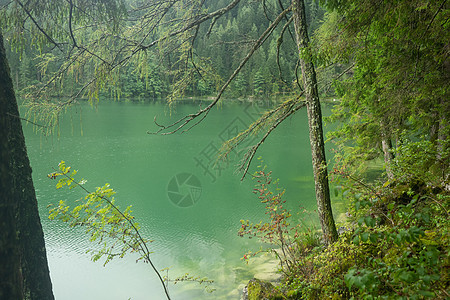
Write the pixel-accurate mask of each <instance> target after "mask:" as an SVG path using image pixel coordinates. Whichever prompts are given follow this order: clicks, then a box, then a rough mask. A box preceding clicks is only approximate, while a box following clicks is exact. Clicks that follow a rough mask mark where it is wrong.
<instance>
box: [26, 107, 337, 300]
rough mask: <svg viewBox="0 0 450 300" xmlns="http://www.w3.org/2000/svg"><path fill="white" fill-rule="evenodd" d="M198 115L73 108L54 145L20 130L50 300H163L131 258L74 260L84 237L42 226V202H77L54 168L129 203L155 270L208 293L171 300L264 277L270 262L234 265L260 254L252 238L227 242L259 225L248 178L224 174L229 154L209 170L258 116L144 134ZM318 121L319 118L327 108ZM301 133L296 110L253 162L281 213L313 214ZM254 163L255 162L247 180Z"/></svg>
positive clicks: (220, 292) (183, 288) (226, 111)
mask: <svg viewBox="0 0 450 300" xmlns="http://www.w3.org/2000/svg"><path fill="white" fill-rule="evenodd" d="M198 106H199V104H198V103H197V104H192V103H191V104H179V105H177V106H176V108H175V110H174V111H172V112H170V111H169V110H168V108H167V106H165V105H164V104H162V103H158V102H155V103H140V102H139V103H134V102H127V103H123V102H101V103H100V104H99V105H98V108H96V109H95V108H92V107H91V106H90V105H88V104H87V103H82V104H80V105H78V106H76V107H75V108H72V109H71V110H70V111H68V112H67V113H66V114H65V115H64V116H63V117H62V119H61V125H60V128H59V137H58V136H53V137H43V136H41V135H39V134H35V133H34V132H33V129H32V127H31V126H25V128H24V131H25V136H26V142H27V147H28V153H29V156H30V161H31V165H32V168H33V179H34V183H35V188H36V193H37V197H38V202H39V209H40V214H41V219H42V224H43V228H44V233H45V239H46V247H47V252H48V260H49V265H50V272H51V278H52V282H53V289H54V294H55V297H56V299H57V300H72V299H77V300H79V299H83V300H91V299H92V300H94V299H95V300H102V299H105V300H106V299H129V298H131V299H135V300H139V299H164V295H163V290H162V288H161V286H160V284H159V282H158V280H157V277H156V275H155V274H154V273H153V272H152V270H151V269H150V266H149V265H146V264H144V263H143V262H139V263H136V262H135V261H136V257H134V256H128V257H125V258H123V259H116V260H113V261H112V262H111V263H109V264H107V265H106V266H105V267H104V266H103V263H102V262H100V261H98V262H92V261H91V260H90V256H89V254H86V253H85V251H86V250H87V249H89V248H90V247H92V245H91V244H90V243H89V239H88V237H87V236H86V235H85V234H84V231H83V230H77V229H69V228H68V226H67V225H66V224H63V223H61V222H59V221H50V220H48V219H47V217H48V209H47V205H48V204H51V203H57V202H58V201H59V200H61V199H64V200H76V199H78V198H80V197H81V196H83V194H82V192H81V191H77V190H72V191H68V190H56V189H55V183H56V182H55V181H52V180H50V179H48V178H47V174H48V173H51V172H53V169H52V168H56V167H57V165H58V163H59V162H60V161H61V160H65V161H66V163H67V164H68V165H70V166H73V168H75V169H78V170H79V176H80V177H83V178H85V179H86V180H87V183H86V185H85V186H86V188H88V189H90V190H93V189H94V188H95V187H97V186H102V185H104V184H105V183H109V184H111V187H112V188H114V189H115V190H116V191H117V194H116V196H115V198H116V201H117V204H118V205H120V206H121V207H122V208H125V207H126V206H128V205H133V211H134V215H135V217H136V219H137V221H138V222H139V223H140V225H141V227H142V233H143V235H144V236H145V237H146V238H148V239H151V240H153V241H154V242H153V243H151V244H150V248H151V250H152V251H153V252H154V253H153V254H152V259H153V261H154V263H155V265H156V266H157V268H158V269H163V268H166V267H170V271H169V277H170V278H175V277H177V276H180V275H183V274H184V273H190V274H192V275H198V276H206V277H208V278H209V279H212V280H214V281H215V283H214V284H213V285H212V287H213V288H215V289H216V291H215V292H214V293H213V294H209V293H207V292H205V291H204V290H203V289H202V288H201V287H199V286H198V284H195V283H179V284H177V285H175V286H174V285H170V287H169V290H170V293H171V296H172V298H173V299H174V300H176V299H183V300H184V299H239V298H240V293H241V290H242V287H243V284H245V283H246V282H247V281H248V280H249V279H251V278H252V277H253V275H255V274H257V275H259V276H260V277H270V276H271V274H270V270H271V269H272V268H273V266H274V265H273V264H271V259H270V258H268V257H266V258H264V257H263V258H260V259H257V260H256V261H254V262H250V263H249V264H248V265H247V264H245V263H244V262H243V261H242V260H241V257H242V256H243V254H244V253H245V252H246V251H247V250H258V247H259V245H258V244H257V243H256V241H255V240H254V239H253V240H248V239H245V238H240V237H238V235H237V231H238V229H239V227H240V222H239V221H240V220H241V219H249V220H251V221H259V220H265V217H266V215H265V214H264V207H263V205H262V204H260V203H259V202H258V199H257V197H256V196H255V195H254V194H253V193H252V190H253V188H254V183H255V182H253V181H252V180H251V178H250V176H248V178H246V179H245V180H244V181H242V182H241V181H240V176H239V175H236V174H235V172H234V171H235V165H236V163H238V161H239V155H231V157H230V161H229V162H228V164H225V165H220V166H217V165H215V164H214V161H215V154H216V153H217V149H218V148H219V147H220V145H221V143H222V141H224V140H226V139H228V138H231V137H232V136H234V135H235V134H236V133H237V132H239V131H240V130H243V129H245V128H246V127H248V125H249V124H250V123H251V122H252V121H253V120H255V119H256V118H257V117H258V115H259V114H260V113H261V112H262V111H263V110H264V109H265V107H263V106H256V105H250V104H245V103H244V104H243V103H229V104H224V105H222V106H221V107H220V108H217V109H213V111H212V112H211V113H210V114H209V115H208V117H207V118H206V119H205V120H204V122H202V123H201V124H199V125H198V126H196V127H194V128H193V129H192V130H190V131H189V132H186V133H183V134H174V135H169V136H160V135H149V134H147V133H146V132H147V131H148V130H150V131H155V130H157V127H156V126H155V124H154V122H153V119H154V116H157V120H158V122H159V123H163V124H167V123H168V122H170V121H174V120H176V119H177V117H180V116H183V115H185V114H188V113H192V112H194V111H195V110H196V109H197V108H198ZM203 106H205V104H203ZM324 111H325V114H327V113H329V109H328V108H325V109H324ZM307 128H308V126H307V118H306V112H305V111H299V112H298V113H297V114H296V115H294V117H292V118H290V119H287V120H286V121H285V122H284V123H283V124H282V125H280V126H279V128H278V129H277V130H276V131H275V132H274V133H273V134H272V135H271V136H270V137H269V138H268V139H267V140H266V142H265V143H264V144H263V146H262V147H261V150H260V151H259V153H258V155H257V156H260V155H261V156H263V159H264V162H265V164H267V165H268V168H269V169H270V170H272V171H273V176H274V177H275V178H279V179H280V186H282V187H284V188H286V196H285V199H286V200H287V203H286V205H287V207H288V208H290V209H291V210H292V211H298V210H299V208H300V207H301V208H302V209H303V208H304V209H307V210H309V211H313V210H314V209H315V199H314V185H313V177H312V166H311V153H310V146H309V140H308V130H307ZM248 145H251V143H249V144H248ZM328 155H331V154H330V153H329V152H328ZM257 165H258V161H257V160H256V159H255V160H254V162H253V165H252V170H253V171H254V170H255V168H256V166H257ZM183 182H185V184H183ZM187 195H190V197H185V196H187ZM333 204H334V206H335V215H336V216H337V215H338V214H339V212H340V211H342V206H343V205H342V203H340V202H339V201H338V200H334V203H333ZM293 215H294V218H302V216H297V215H296V214H295V213H294V214H293ZM312 216H313V217H314V218H316V216H315V214H314V213H313V214H312Z"/></svg>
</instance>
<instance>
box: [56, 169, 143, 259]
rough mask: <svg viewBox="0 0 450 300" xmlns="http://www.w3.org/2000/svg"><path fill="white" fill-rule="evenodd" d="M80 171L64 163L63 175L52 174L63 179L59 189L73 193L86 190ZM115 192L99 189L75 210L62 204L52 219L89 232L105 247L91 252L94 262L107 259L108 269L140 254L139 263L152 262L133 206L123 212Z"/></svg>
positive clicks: (61, 202)
mask: <svg viewBox="0 0 450 300" xmlns="http://www.w3.org/2000/svg"><path fill="white" fill-rule="evenodd" d="M76 174H77V170H71V167H66V164H65V162H64V161H62V162H61V163H60V164H59V171H57V172H54V173H51V174H49V175H48V176H49V177H50V178H52V179H57V178H59V180H58V182H57V183H56V188H57V189H60V188H63V187H65V186H67V187H68V188H69V189H73V188H76V187H82V185H83V184H84V183H85V182H86V181H85V180H84V179H82V180H81V181H76V179H75V175H76ZM114 194H115V191H114V190H113V189H111V188H110V186H109V184H105V185H104V186H103V187H97V189H96V190H95V192H88V193H87V195H86V196H85V197H84V198H83V199H80V200H78V202H79V203H77V204H78V205H77V206H75V207H73V208H71V207H70V206H69V205H68V204H67V203H66V201H63V200H61V201H60V202H59V203H58V205H57V206H55V207H53V208H51V210H50V215H49V218H50V219H51V220H55V219H58V220H60V221H63V222H65V223H68V224H69V226H70V227H83V228H86V233H88V234H89V235H90V241H91V242H95V243H97V244H98V245H100V246H101V248H100V249H98V250H97V249H95V250H94V249H93V250H89V251H88V252H91V253H92V259H93V260H94V261H97V260H99V259H100V258H104V259H105V261H104V265H106V264H107V263H108V262H110V261H111V260H112V259H113V258H115V257H119V258H122V257H124V256H125V255H126V254H127V253H131V252H135V253H140V257H139V258H138V260H141V259H143V260H148V259H149V257H148V255H149V254H150V253H149V252H148V250H147V249H146V246H145V244H146V243H149V242H150V241H149V240H146V239H142V237H141V236H140V234H139V232H138V230H139V224H138V223H136V222H134V217H133V216H132V215H131V213H132V210H131V206H128V207H127V208H126V209H125V210H123V211H121V210H120V209H119V207H118V206H117V205H116V204H115V199H114V197H113V196H114Z"/></svg>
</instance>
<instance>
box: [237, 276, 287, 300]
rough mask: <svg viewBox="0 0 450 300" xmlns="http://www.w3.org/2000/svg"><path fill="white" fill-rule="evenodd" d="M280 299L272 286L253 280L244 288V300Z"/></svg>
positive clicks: (268, 283) (265, 282) (279, 295)
mask: <svg viewBox="0 0 450 300" xmlns="http://www.w3.org/2000/svg"><path fill="white" fill-rule="evenodd" d="M275 299H282V297H281V294H280V293H279V292H278V291H276V290H275V287H274V286H273V284H271V283H270V282H267V281H263V280H259V279H256V278H253V279H252V280H250V281H249V282H248V284H247V286H246V287H245V288H244V300H275Z"/></svg>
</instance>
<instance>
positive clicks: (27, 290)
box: [0, 32, 54, 300]
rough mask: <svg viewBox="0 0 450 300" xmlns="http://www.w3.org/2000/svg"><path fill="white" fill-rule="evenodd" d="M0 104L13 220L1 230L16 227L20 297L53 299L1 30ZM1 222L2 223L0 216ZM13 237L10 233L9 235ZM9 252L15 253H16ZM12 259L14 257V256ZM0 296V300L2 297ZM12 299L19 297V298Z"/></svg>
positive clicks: (3, 157)
mask: <svg viewBox="0 0 450 300" xmlns="http://www.w3.org/2000/svg"><path fill="white" fill-rule="evenodd" d="M0 105H1V112H2V115H1V118H2V123H3V124H2V126H3V125H4V129H5V131H6V132H5V135H2V136H1V141H2V143H3V146H5V144H4V143H5V142H6V143H7V144H6V147H7V155H6V156H2V168H3V167H6V168H7V172H3V169H2V176H1V177H2V185H1V189H2V193H3V191H5V192H9V193H10V196H9V197H8V198H7V199H10V200H8V202H9V206H7V207H8V208H9V213H11V211H10V210H11V209H14V210H15V211H14V212H13V215H12V216H13V219H14V220H10V219H8V220H9V221H8V224H9V225H10V226H11V227H9V229H7V228H2V230H3V229H5V230H13V228H12V227H13V226H14V225H15V226H16V228H15V232H16V236H17V237H18V244H19V245H18V246H19V249H18V252H19V254H20V264H21V268H20V271H21V281H22V282H21V286H22V295H23V299H32V300H53V299H54V296H53V292H52V284H51V281H50V274H49V269H48V263H47V254H46V251H45V243H44V233H43V231H42V225H41V221H40V219H39V213H38V205H37V200H36V193H35V190H34V186H33V181H32V178H31V167H30V162H29V160H28V155H27V149H26V146H25V138H24V135H23V131H22V124H21V121H20V118H19V110H18V106H17V101H16V97H15V94H14V88H13V84H12V80H11V75H10V70H9V66H8V62H7V60H6V55H5V49H4V46H3V37H2V35H1V32H0ZM4 159H5V161H4ZM4 176H7V177H8V179H7V180H9V181H7V182H4V181H3V180H4V178H3V177H4ZM3 184H8V185H9V186H4V185H3ZM3 200H4V199H3V197H2V199H1V201H2V202H3ZM11 204H12V206H11ZM2 209H3V208H2ZM10 217H11V216H9V217H8V218H10ZM14 221H15V222H14ZM1 222H3V223H4V221H3V219H2V220H1ZM9 222H11V223H9ZM14 223H15V224H14ZM8 224H6V225H8ZM1 234H2V236H3V234H5V233H4V232H1ZM7 234H10V233H7ZM14 236H15V235H14V234H13V238H14ZM13 253H15V254H16V255H17V253H16V252H13ZM15 259H16V257H15V256H14V260H15ZM11 276H12V277H14V276H16V275H13V274H11ZM19 286H20V285H19ZM0 298H1V299H3V297H0ZM16 299H22V297H18V298H16Z"/></svg>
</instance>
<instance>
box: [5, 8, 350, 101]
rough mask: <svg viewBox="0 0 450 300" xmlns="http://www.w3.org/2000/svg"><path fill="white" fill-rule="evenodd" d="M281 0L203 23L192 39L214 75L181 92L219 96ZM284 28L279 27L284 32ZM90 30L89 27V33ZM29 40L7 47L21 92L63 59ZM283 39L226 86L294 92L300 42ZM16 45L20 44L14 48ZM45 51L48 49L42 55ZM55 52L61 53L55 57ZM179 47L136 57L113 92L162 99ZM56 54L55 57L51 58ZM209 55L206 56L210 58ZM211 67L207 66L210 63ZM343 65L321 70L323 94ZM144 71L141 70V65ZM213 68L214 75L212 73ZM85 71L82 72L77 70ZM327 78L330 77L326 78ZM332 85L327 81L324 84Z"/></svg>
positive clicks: (232, 93)
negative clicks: (143, 63)
mask: <svg viewBox="0 0 450 300" xmlns="http://www.w3.org/2000/svg"><path fill="white" fill-rule="evenodd" d="M226 3H227V1H205V3H204V7H205V9H207V10H209V11H215V10H217V9H219V8H221V7H224V6H225V4H226ZM276 6H277V3H276V1H267V2H266V3H265V5H264V6H262V5H260V3H258V2H257V1H250V2H242V3H239V4H238V5H237V8H235V9H234V10H232V11H231V13H230V14H227V15H224V16H223V17H222V18H220V19H218V20H217V22H216V24H215V29H214V30H212V31H211V32H209V33H208V27H207V26H201V27H200V28H199V30H198V33H196V35H197V37H196V39H195V43H194V45H193V52H192V55H193V56H195V58H196V59H198V60H203V59H204V61H202V62H199V66H200V63H205V64H206V65H207V68H209V69H208V72H210V76H202V74H201V73H202V71H200V72H197V71H196V72H195V74H193V75H192V76H193V78H192V80H191V82H189V84H188V85H187V86H186V87H185V90H184V91H183V94H182V96H186V97H191V96H197V97H198V96H214V94H215V93H217V91H218V88H219V85H220V84H221V83H222V81H223V80H224V79H225V78H228V77H229V76H230V75H231V74H232V72H233V70H235V69H236V68H237V67H238V65H239V63H240V62H241V60H242V59H243V58H244V57H245V55H246V54H247V52H248V51H249V49H250V47H251V44H252V43H254V41H256V40H257V38H258V37H259V36H260V35H261V34H262V33H263V32H264V30H265V29H266V28H267V26H268V25H269V24H270V22H271V21H272V20H273V19H274V17H275V16H276V13H274V12H276ZM306 9H307V11H306V12H307V18H308V20H307V21H308V25H309V26H308V30H309V32H311V33H313V32H315V31H316V30H317V29H318V27H319V25H320V24H321V23H322V22H323V20H324V16H325V9H324V8H323V7H321V6H319V3H318V2H317V1H308V2H307V4H306ZM281 30H282V29H281V28H277V29H276V32H275V33H274V35H275V36H279V35H280V32H281ZM85 34H89V33H85ZM21 39H23V40H22V41H21V43H24V46H25V45H26V47H24V48H23V49H21V51H16V50H14V48H13V49H11V47H7V48H6V50H7V56H8V60H9V62H10V66H11V70H12V77H13V82H14V85H15V87H16V90H17V91H18V92H19V94H23V93H26V92H27V90H28V89H29V87H30V86H33V85H36V84H39V83H43V82H45V80H46V78H45V77H46V74H52V73H53V72H55V71H57V70H58V68H59V67H60V66H61V64H60V63H58V61H60V62H62V61H64V57H63V56H61V55H62V53H61V52H60V51H58V49H54V50H53V51H50V52H49V51H47V50H49V49H47V50H45V49H43V50H42V49H41V50H40V49H36V48H33V47H31V44H32V43H33V42H34V41H33V37H32V36H31V34H29V33H26V32H25V33H24V34H23V35H22V36H21ZM278 42H281V40H277V39H272V40H270V41H267V42H266V43H264V44H263V45H262V47H261V48H260V49H259V50H258V51H257V53H255V55H253V56H252V58H251V60H250V61H249V62H248V63H247V66H246V68H245V69H243V70H242V72H240V73H239V76H238V77H237V78H236V79H235V80H234V82H233V83H232V85H231V86H230V87H229V88H228V90H227V91H226V95H227V97H228V98H247V97H258V98H268V97H271V98H274V97H275V98H276V97H278V96H282V95H286V94H290V93H292V91H293V90H294V89H295V88H296V83H295V82H296V80H297V79H298V77H297V76H296V75H295V74H296V71H297V72H299V70H296V69H298V66H296V63H295V62H296V60H297V57H296V51H295V49H296V45H295V39H294V37H293V35H292V33H290V34H288V33H286V34H285V37H284V46H283V47H282V48H280V49H279V50H280V52H279V53H278V52H277V43H278ZM15 49H17V48H15ZM42 51H44V52H46V55H44V57H40V54H41V53H42ZM50 55H55V56H57V57H52V58H50V57H49V56H50ZM177 55H179V53H171V54H169V55H168V56H166V57H163V58H161V57H159V56H158V55H152V56H150V57H149V58H148V60H147V61H146V66H145V71H143V73H140V71H139V70H141V68H142V66H139V65H138V63H131V64H129V65H127V67H126V68H125V69H124V70H122V71H121V74H120V80H119V83H118V86H115V87H114V92H113V95H115V96H117V95H118V96H119V97H121V98H130V99H147V100H148V99H163V98H165V97H167V96H168V95H169V94H171V93H172V92H173V90H172V89H171V87H173V86H172V84H173V83H174V82H176V80H177V70H179V65H178V64H177V61H178V60H179V59H180V58H179V57H177ZM50 59H51V63H49V61H50ZM206 60H207V61H206ZM205 68H206V67H205ZM340 70H342V67H340V66H336V65H333V66H332V67H329V68H326V69H325V68H324V70H323V72H319V76H321V78H322V77H323V78H324V79H323V80H322V81H321V92H322V93H323V94H324V95H328V96H330V95H332V93H333V89H332V88H330V87H329V84H330V80H329V78H331V77H330V76H332V75H335V74H337V72H338V71H340ZM141 71H142V70H141ZM92 72H94V68H93V66H89V65H88V66H85V68H84V70H83V74H82V75H81V76H82V77H83V76H84V77H85V78H90V76H91V75H92ZM211 74H213V75H211ZM77 76H80V75H77ZM326 78H328V80H326ZM78 81H79V84H76V83H74V82H73V80H68V81H67V82H66V83H65V84H64V85H63V87H62V89H59V90H58V93H60V94H61V95H66V96H67V95H70V94H71V93H73V92H74V90H76V89H77V88H81V87H82V83H83V80H82V78H77V82H78ZM325 85H328V86H325ZM103 95H104V96H105V97H111V93H108V92H107V91H103Z"/></svg>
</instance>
